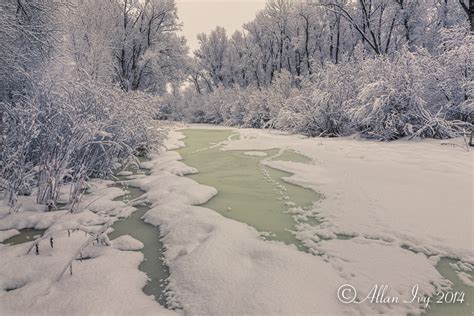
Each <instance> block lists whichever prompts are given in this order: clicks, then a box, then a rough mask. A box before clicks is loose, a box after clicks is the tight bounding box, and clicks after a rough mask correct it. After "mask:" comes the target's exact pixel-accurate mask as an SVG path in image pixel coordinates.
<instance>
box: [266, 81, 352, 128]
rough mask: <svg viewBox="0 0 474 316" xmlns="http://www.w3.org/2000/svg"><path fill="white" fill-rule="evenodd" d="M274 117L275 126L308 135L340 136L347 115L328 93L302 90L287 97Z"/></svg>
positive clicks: (344, 126)
mask: <svg viewBox="0 0 474 316" xmlns="http://www.w3.org/2000/svg"><path fill="white" fill-rule="evenodd" d="M286 103H287V105H286V106H284V107H283V108H282V109H281V110H280V112H279V114H278V117H277V119H276V124H275V127H276V128H278V129H282V130H288V131H291V132H294V133H301V134H304V135H308V136H341V135H343V134H344V131H345V129H346V128H347V122H348V119H347V116H346V115H345V113H344V111H343V108H342V107H341V106H340V104H336V103H334V102H333V100H332V99H331V95H330V94H329V93H325V92H322V91H318V90H311V91H306V92H302V93H301V95H299V96H297V97H294V98H291V99H288V100H287V102H286Z"/></svg>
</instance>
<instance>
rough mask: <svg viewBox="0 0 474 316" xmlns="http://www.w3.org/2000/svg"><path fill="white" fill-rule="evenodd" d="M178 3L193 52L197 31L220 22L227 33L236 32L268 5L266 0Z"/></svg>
mask: <svg viewBox="0 0 474 316" xmlns="http://www.w3.org/2000/svg"><path fill="white" fill-rule="evenodd" d="M176 3H177V5H178V17H179V19H180V21H181V22H182V23H183V24H184V25H183V30H182V35H184V36H185V37H186V39H187V41H188V46H189V47H190V53H192V52H193V51H194V50H196V49H197V48H198V41H197V38H196V36H197V34H199V33H209V32H210V31H211V30H213V29H214V28H215V27H216V26H218V25H219V26H223V27H224V28H225V29H226V31H227V35H232V33H233V32H234V31H235V30H238V29H241V27H242V25H243V24H244V23H246V22H250V21H252V20H253V19H254V18H255V15H256V13H257V12H258V11H260V10H261V9H263V8H264V6H265V0H244V1H242V0H240V1H239V0H177V1H176Z"/></svg>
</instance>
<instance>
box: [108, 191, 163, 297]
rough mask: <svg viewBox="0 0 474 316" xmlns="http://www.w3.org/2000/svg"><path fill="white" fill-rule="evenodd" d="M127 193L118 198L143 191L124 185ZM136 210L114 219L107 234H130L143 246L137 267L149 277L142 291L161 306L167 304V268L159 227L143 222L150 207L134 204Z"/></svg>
mask: <svg viewBox="0 0 474 316" xmlns="http://www.w3.org/2000/svg"><path fill="white" fill-rule="evenodd" d="M124 189H125V190H127V191H128V194H127V195H126V196H124V197H120V198H119V199H120V200H123V201H127V200H133V199H136V198H137V197H139V196H141V195H142V194H143V193H144V192H143V191H141V190H139V189H137V188H133V187H125V188H124ZM136 208H137V210H136V211H135V212H133V213H132V215H130V216H129V217H127V218H126V219H123V220H119V221H116V222H115V223H114V224H113V225H112V228H113V229H114V231H113V232H112V233H110V234H109V238H110V239H115V238H117V237H120V236H123V235H130V236H132V237H133V238H135V239H137V240H140V241H141V242H142V243H143V245H144V247H143V249H141V252H142V253H143V256H144V260H143V261H142V263H141V264H140V266H139V269H140V270H141V271H143V272H145V273H146V274H147V276H148V278H149V280H148V282H147V284H146V285H145V287H144V288H143V292H145V294H147V295H153V296H154V297H155V299H156V300H157V301H158V303H160V304H161V305H163V306H167V302H166V291H165V289H166V285H167V278H168V277H169V270H168V267H167V266H166V264H165V263H164V257H163V254H164V251H165V249H164V246H163V243H162V242H161V240H160V231H159V228H158V227H156V226H153V225H151V224H148V223H145V222H144V221H143V220H142V216H143V215H144V214H145V213H146V212H147V211H148V210H149V209H150V208H149V207H148V206H147V205H140V206H136Z"/></svg>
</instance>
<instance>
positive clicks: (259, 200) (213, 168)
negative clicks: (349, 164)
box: [178, 129, 473, 315]
mask: <svg viewBox="0 0 474 316" xmlns="http://www.w3.org/2000/svg"><path fill="white" fill-rule="evenodd" d="M180 132H182V133H183V134H184V135H185V136H186V139H184V142H185V144H186V147H183V148H181V149H179V150H178V152H179V153H180V155H181V156H182V158H183V162H184V163H185V164H187V165H189V166H191V167H194V168H196V169H198V170H199V173H197V174H195V175H191V176H189V177H190V178H192V179H194V180H196V181H197V182H199V183H201V184H205V185H209V186H212V187H215V188H216V189H217V190H218V192H219V193H218V194H217V195H216V196H215V197H214V198H212V199H211V200H210V201H208V202H207V203H206V204H204V205H203V206H204V207H207V208H210V209H213V210H215V211H217V212H219V213H220V214H222V215H224V216H225V217H228V218H231V219H234V220H237V221H240V222H244V223H246V224H248V225H250V226H252V227H254V228H256V229H257V230H258V231H260V232H269V233H270V234H264V235H263V236H266V238H267V239H273V240H279V241H283V242H285V243H287V244H294V245H296V246H297V247H298V248H299V249H300V250H305V248H304V246H302V244H301V242H300V241H299V240H297V239H296V238H295V237H294V236H293V234H291V233H290V230H292V229H293V228H294V225H295V223H296V222H295V218H293V216H291V214H289V213H288V210H289V209H291V208H292V207H302V208H309V207H311V206H312V204H313V202H315V201H316V200H317V199H319V198H321V197H320V196H319V195H318V194H317V193H315V192H313V191H312V190H309V189H305V188H302V187H300V186H296V185H293V184H290V183H288V182H285V181H283V178H284V177H286V176H289V175H290V174H288V173H286V172H284V171H281V170H276V169H273V168H270V167H266V166H264V165H263V164H262V163H261V162H262V161H263V160H265V159H275V160H284V161H292V162H300V163H310V162H311V160H310V159H309V158H307V157H306V156H303V155H300V154H298V153H296V152H293V151H290V150H285V151H280V150H279V149H273V150H261V151H260V150H259V151H222V150H221V148H220V143H221V142H222V141H225V140H226V139H228V138H233V137H236V136H237V135H233V134H232V132H231V131H230V130H220V129H212V130H205V129H188V130H181V131H180ZM311 222H312V223H313V224H317V220H316V219H310V223H311ZM350 238H352V237H351V236H345V235H338V239H342V240H347V239H350ZM457 262H458V261H457V260H454V259H451V258H447V257H442V258H441V259H440V260H439V262H438V264H437V266H436V269H437V270H438V271H439V273H440V274H441V275H442V276H443V277H445V278H446V279H448V280H450V281H451V282H452V283H453V286H452V290H453V291H463V292H464V293H465V297H464V298H465V301H464V303H463V304H446V303H444V304H436V303H433V304H431V309H430V310H429V311H428V312H427V315H447V314H451V315H472V314H473V307H472V299H473V288H472V287H469V286H467V285H465V284H464V283H463V282H462V281H461V280H460V278H459V277H458V275H457V273H456V271H455V269H454V268H453V264H456V263H457ZM469 274H470V275H472V274H473V272H472V271H471V272H469ZM431 299H432V300H434V301H435V300H436V298H431Z"/></svg>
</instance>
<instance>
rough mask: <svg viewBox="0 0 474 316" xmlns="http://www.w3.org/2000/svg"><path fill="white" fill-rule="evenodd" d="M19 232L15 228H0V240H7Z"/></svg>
mask: <svg viewBox="0 0 474 316" xmlns="http://www.w3.org/2000/svg"><path fill="white" fill-rule="evenodd" d="M19 233H20V232H19V231H18V230H16V229H9V230H0V242H3V241H5V240H7V239H8V238H11V237H13V236H16V235H18V234H19Z"/></svg>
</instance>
